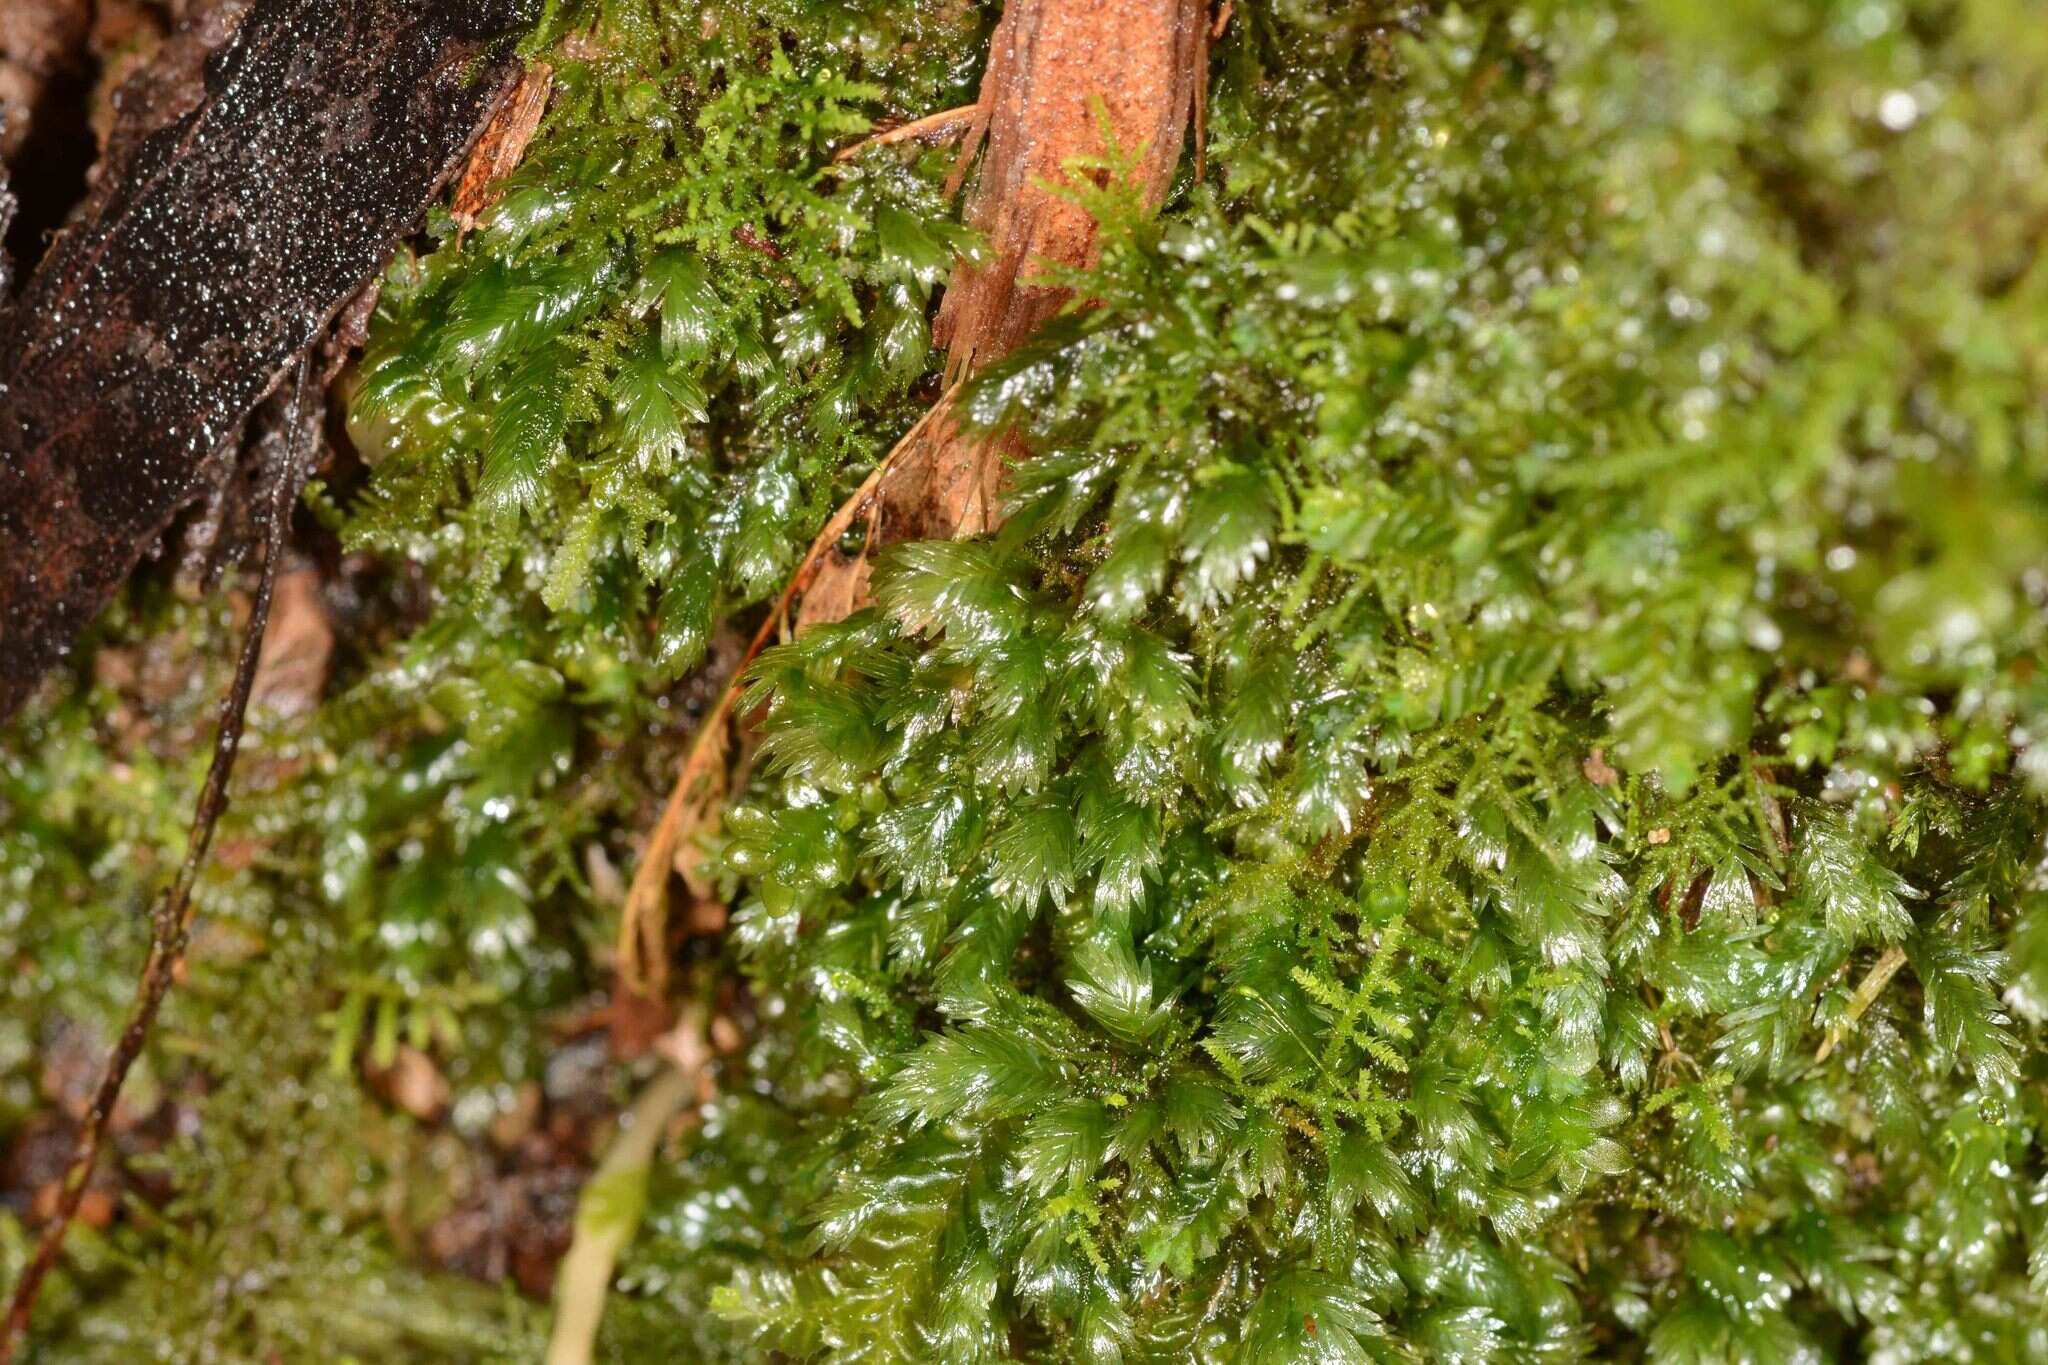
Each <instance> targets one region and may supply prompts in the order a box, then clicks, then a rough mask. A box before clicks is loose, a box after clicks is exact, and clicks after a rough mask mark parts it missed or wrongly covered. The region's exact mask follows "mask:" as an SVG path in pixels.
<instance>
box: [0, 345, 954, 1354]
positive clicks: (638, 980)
mask: <svg viewBox="0 0 2048 1365" xmlns="http://www.w3.org/2000/svg"><path fill="white" fill-rule="evenodd" d="M957 391H958V386H957V385H956V386H954V388H952V389H949V390H947V391H946V392H945V393H943V394H941V395H939V400H938V402H936V403H934V404H932V405H931V407H929V408H927V409H926V410H925V413H924V415H923V416H922V417H920V418H918V419H917V421H916V422H915V423H913V424H912V425H911V428H910V430H908V431H906V432H904V433H903V438H902V439H901V440H899V441H897V442H896V444H895V445H894V446H892V447H891V448H890V450H889V453H888V454H887V455H884V456H883V457H882V458H881V460H880V462H878V463H877V464H876V465H875V467H874V468H873V469H872V470H870V471H869V472H868V476H867V478H865V479H863V480H862V481H861V485H860V487H858V488H856V489H854V490H853V494H852V496H850V497H848V498H847V499H846V501H845V502H843V503H841V504H840V505H839V510H838V511H836V512H834V513H833V514H832V515H831V517H829V518H828V519H827V520H826V522H825V525H824V527H823V529H821V530H820V531H819V532H818V534H817V537H816V538H815V539H813V540H812V541H811V546H810V549H808V550H806V551H805V552H804V557H803V559H802V561H801V562H800V563H798V565H797V568H796V572H795V573H794V574H792V575H791V576H790V580H789V583H788V585H787V586H786V587H784V588H783V590H782V596H781V598H779V599H778V600H777V602H776V604H775V610H774V611H772V612H770V613H769V614H768V619H767V620H765V621H763V622H762V623H761V627H760V629H759V630H756V631H755V632H754V638H753V639H752V640H750V641H749V642H748V643H747V648H746V652H745V653H743V654H741V655H740V661H739V663H738V664H737V665H735V666H734V668H733V671H732V677H731V679H730V680H729V681H728V682H727V683H726V685H725V689H724V690H723V691H722V692H720V693H719V696H718V702H717V704H716V705H714V706H713V707H712V708H711V710H710V712H709V713H708V714H707V715H706V716H705V717H704V723H703V724H702V725H700V726H698V727H697V737H696V738H695V739H694V740H692V741H691V743H690V752H689V753H688V754H687V755H686V756H685V757H684V759H683V766H682V769H681V770H680V771H679V772H678V773H677V774H676V784H675V787H674V788H673V789H671V790H670V792H669V795H668V804H667V805H665V806H663V807H662V811H661V819H660V820H659V821H658V822H656V824H655V826H654V833H653V834H652V835H651V836H650V837H649V838H648V840H647V848H646V851H645V852H644V853H642V854H641V856H640V865H639V866H638V867H636V868H634V869H633V884H632V886H630V887H629V888H627V891H626V904H625V907H624V909H622V910H621V911H620V914H619V936H618V942H617V955H618V973H619V978H620V980H622V981H623V982H624V983H625V984H626V986H627V987H628V988H629V989H631V990H633V991H636V992H641V993H650V994H652V993H658V992H659V990H660V987H661V984H662V982H663V981H664V980H665V979H666V974H667V945H666V938H667V924H668V878H669V872H670V870H671V869H672V868H673V866H674V863H675V856H676V847H677V845H678V844H679V843H680V842H681V839H682V833H683V829H684V827H685V825H686V824H688V823H690V822H689V820H688V818H687V817H688V814H689V809H690V803H691V801H692V800H693V799H694V798H695V796H696V793H697V792H698V791H699V790H700V789H701V788H702V785H703V783H704V782H705V781H706V780H707V779H708V778H709V776H710V769H711V764H712V763H713V762H715V761H716V760H717V758H718V757H719V756H720V755H722V754H723V753H724V752H725V727H726V724H727V722H728V721H730V720H731V718H732V708H733V705H734V703H735V702H737V701H738V700H739V696H740V691H741V686H742V683H743V682H744V680H745V678H746V676H747V669H748V668H749V667H751V666H752V665H753V662H754V660H755V659H756V658H758V657H759V656H760V653H761V651H762V650H763V649H765V648H767V646H768V641H769V640H771V639H773V638H774V637H775V636H776V635H777V634H778V633H780V632H781V631H782V630H783V629H784V627H785V626H786V624H787V622H788V620H789V609H790V604H791V603H793V602H794V601H795V600H796V599H797V598H798V597H799V596H800V595H801V594H802V593H803V592H804V590H805V589H806V588H808V587H809V586H810V584H811V580H812V579H813V578H814V577H815V576H816V575H817V572H818V564H819V560H820V558H821V557H822V556H823V555H824V553H825V550H826V547H828V546H830V545H831V544H833V542H835V541H837V540H838V539H839V537H841V536H843V535H845V534H846V530H847V528H848V527H850V526H852V525H853V523H854V521H855V520H856V519H858V518H859V516H860V515H861V513H862V512H863V511H865V510H866V509H867V507H868V505H869V504H870V503H872V502H873V501H874V499H875V495H876V494H877V493H878V492H880V491H881V487H882V479H883V477H884V476H885V475H887V474H888V472H889V469H890V468H891V466H893V465H894V464H895V462H896V459H897V457H898V456H899V455H901V454H902V453H903V452H904V451H905V450H907V449H909V448H910V446H911V445H912V444H913V443H914V442H916V440H917V439H918V437H920V436H921V435H922V434H923V433H924V431H925V429H926V428H927V427H929V426H930V425H931V423H932V421H933V420H934V418H936V417H937V416H938V415H939V414H940V413H942V412H944V411H945V410H946V409H947V408H948V407H949V406H950V405H951V402H952V399H953V396H954V394H955V393H956V392H957ZM0 1365H6V1362H5V1361H0Z"/></svg>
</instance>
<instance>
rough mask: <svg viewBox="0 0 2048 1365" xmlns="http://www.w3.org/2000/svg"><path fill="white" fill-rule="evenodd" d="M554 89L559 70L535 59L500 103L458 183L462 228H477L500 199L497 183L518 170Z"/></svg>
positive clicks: (456, 210) (456, 212)
mask: <svg viewBox="0 0 2048 1365" xmlns="http://www.w3.org/2000/svg"><path fill="white" fill-rule="evenodd" d="M554 88H555V69H554V68H553V67H552V66H549V65H548V64H547V63H546V62H535V63H534V64H533V65H532V66H529V67H527V68H526V70H525V71H524V72H523V73H521V75H520V77H519V82H518V84H516V85H514V86H513V87H512V89H511V90H510V91H509V92H507V94H506V95H505V98H504V99H503V100H502V101H500V102H499V104H498V111H497V112H496V113H495V114H492V115H491V121H490V122H489V123H487V124H485V125H484V131H483V133H482V135H481V136H479V137H478V138H477V140H476V147H475V149H474V150H472V151H471V152H470V154H469V161H468V162H467V164H465V165H464V166H463V168H462V178H461V179H459V180H457V181H456V182H455V199H454V202H453V203H452V204H451V205H450V206H449V210H448V216H449V217H451V218H453V219H454V220H455V226H456V228H457V230H458V231H459V232H469V231H471V230H473V229H474V228H475V227H476V225H477V220H478V219H480V218H482V217H483V216H484V214H486V213H488V212H490V209H491V206H492V205H494V204H496V203H497V202H498V193H499V191H498V186H499V185H500V184H501V183H502V182H503V181H504V179H505V177H506V176H508V175H510V174H512V172H514V171H516V170H518V169H519V162H520V159H521V158H523V157H524V156H525V155H526V144H527V143H529V142H531V141H533V135H534V133H535V132H536V131H538V130H539V128H540V120H541V115H543V114H545V113H547V111H548V96H549V95H550V94H552V93H553V92H554Z"/></svg>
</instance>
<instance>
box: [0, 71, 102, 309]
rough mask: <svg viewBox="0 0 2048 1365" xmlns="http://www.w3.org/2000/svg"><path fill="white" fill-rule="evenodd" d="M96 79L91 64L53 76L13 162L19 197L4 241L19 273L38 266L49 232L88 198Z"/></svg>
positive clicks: (12, 175) (93, 153) (12, 179)
mask: <svg viewBox="0 0 2048 1365" xmlns="http://www.w3.org/2000/svg"><path fill="white" fill-rule="evenodd" d="M92 85H93V83H92V72H91V70H90V69H87V70H79V71H65V72H62V73H60V74H58V75H56V76H53V77H52V78H51V79H50V83H49V84H48V85H47V86H45V87H44V89H43V95H42V99H41V100H40V101H38V102H37V104H36V108H35V115H34V117H33V119H31V120H30V123H29V135H28V141H27V142H25V143H23V144H22V148H21V154H20V155H19V156H17V157H16V158H15V159H14V164H13V165H12V166H11V167H9V180H10V184H9V186H8V188H9V189H10V190H12V191H13V194H14V197H15V198H16V199H18V200H20V201H21V208H20V211H19V212H18V213H17V214H16V215H15V218H14V223H13V225H12V226H11V227H9V228H8V230H7V243H6V245H7V254H8V255H9V256H11V257H13V258H14V266H15V275H16V278H17V279H26V278H27V277H28V274H29V272H30V271H32V270H34V269H35V268H36V263H37V262H39V261H40V260H42V258H43V253H44V251H46V250H47V249H48V247H49V244H50V238H51V236H52V235H53V234H54V233H55V232H56V231H57V229H58V228H61V227H63V226H64V221H65V219H67V218H68V217H70V215H71V210H72V209H74V208H75V207H77V205H78V202H79V201H80V200H81V199H83V198H85V189H86V173H87V172H88V171H90V170H91V169H92V164H93V162H94V161H95V160H97V159H98V156H99V146H98V144H97V143H96V142H95V141H94V139H93V135H92V123H91V118H90V115H91V111H92Z"/></svg>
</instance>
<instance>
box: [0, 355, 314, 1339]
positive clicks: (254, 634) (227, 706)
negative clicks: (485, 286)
mask: <svg viewBox="0 0 2048 1365" xmlns="http://www.w3.org/2000/svg"><path fill="white" fill-rule="evenodd" d="M311 365H312V353H311V351H310V350H309V351H306V352H303V353H302V354H301V355H300V358H299V364H298V377H297V379H296V380H295V381H294V385H293V389H292V402H291V414H290V417H289V419H288V421H287V424H286V427H285V432H286V435H285V442H284V454H283V457H282V458H281V459H280V460H279V461H278V464H277V467H276V468H275V469H273V470H272V471H271V479H270V487H269V489H268V490H267V491H268V493H269V498H268V502H269V508H268V512H269V518H270V520H269V524H268V525H267V526H266V527H265V528H264V530H265V534H264V549H263V570H262V573H261V575H260V576H259V578H258V579H257V584H256V601H255V605H254V606H253V607H252V609H251V610H250V613H249V624H248V627H247V628H246V630H245V631H244V633H243V636H242V652H241V656H240V658H239V659H237V660H236V663H235V677H234V681H233V683H232V684H231V685H230V686H229V688H228V693H227V696H226V697H225V698H223V699H222V701H221V707H220V728H219V731H218V733H217V734H216V735H215V738H214V744H213V762H212V764H211V765H210V766H209V767H208V768H207V770H206V783H205V785H204V786H202V787H201V788H200V789H199V801H198V803H197V805H196V806H195V807H194V808H193V812H192V827H191V830H190V832H189V833H188V834H187V835H186V839H185V861H184V862H183V864H181V865H180V866H179V868H178V875H177V876H176V878H174V879H173V880H172V882H171V885H170V887H169V889H168V890H166V891H165V893H164V895H163V897H162V899H160V900H159V901H158V902H157V904H156V909H155V910H154V911H153V912H152V914H151V917H150V938H149V956H148V958H147V959H145V960H144V962H143V967H142V975H141V977H140V978H139V979H138V980H137V982H136V986H135V999H134V1001H133V1003H132V1004H131V1005H130V1006H129V1010H128V1022H127V1024H126V1025H125V1026H124V1027H123V1028H122V1030H121V1037H120V1041H119V1042H117V1043H116V1044H115V1046H114V1051H113V1053H112V1055H111V1056H109V1057H108V1058H107V1064H106V1067H105V1068H104V1069H103V1070H102V1071H101V1072H100V1080H99V1085H98V1087H97V1088H96V1089H95V1090H94V1092H93V1098H92V1106H91V1108H90V1109H88V1110H87V1111H86V1115H85V1126H84V1127H83V1128H82V1129H81V1130H80V1131H79V1134H78V1143H77V1145H76V1146H75V1147H74V1148H73V1149H72V1155H71V1165H70V1167H69V1169H68V1170H67V1171H66V1172H65V1176H64V1184H63V1186H62V1188H61V1190H60V1191H59V1193H58V1197H57V1208H56V1210H55V1212H53V1213H52V1214H51V1215H50V1221H49V1222H47V1223H45V1224H44V1225H43V1230H42V1234H41V1236H40V1237H39V1238H38V1239H37V1242H36V1250H35V1255H34V1256H33V1257H31V1258H30V1260H29V1263H28V1266H27V1268H25V1269H24V1270H23V1271H22V1272H21V1278H20V1279H19V1280H17V1281H16V1282H15V1285H14V1294H13V1296H12V1298H11V1299H10V1300H9V1302H8V1305H7V1320H6V1323H5V1325H4V1326H0V1365H13V1361H14V1359H15V1353H16V1351H17V1350H18V1349H19V1348H20V1346H21V1343H22V1341H23V1340H24V1339H25V1338H26V1336H27V1334H28V1328H29V1319H30V1316H31V1315H32V1314H33V1313H34V1311H35V1305H36V1296H37V1294H38V1293H40V1292H41V1290H42V1287H43V1281H44V1280H45V1279H47V1278H48V1277H49V1274H50V1271H51V1270H52V1269H54V1268H55V1267H56V1264H57V1257H58V1255H59V1253H61V1252H62V1250H63V1247H64V1234H65V1232H66V1231H67V1230H68V1229H69V1228H70V1226H71V1219H72V1217H73V1216H74V1215H75V1214H77V1212H78V1204H79V1200H80V1199H82V1198H83V1197H84V1195H85V1187H86V1182H87V1181H88V1180H89V1179H90V1178H91V1177H92V1171H93V1167H94V1165H95V1164H96V1163H97V1162H98V1160H99V1152H100V1143H101V1141H102V1139H103V1138H104V1136H105V1134H106V1129H107V1123H108V1121H109V1120H110V1119H111V1118H112V1117H113V1113H114V1105H115V1103H116V1102H117V1101H118V1100H119V1099H120V1098H121V1086H122V1084H123V1083H124V1082H125V1081H126V1080H127V1079H128V1072H129V1070H130V1069H131V1068H132V1067H133V1066H134V1065H135V1062H136V1059H137V1058H138V1057H140V1056H141V1055H142V1047H143V1044H144V1043H145V1042H146V1041H148V1038H149V1030H150V1026H151V1025H152V1024H153V1023H155V1022H156V1016H157V1011H158V1009H159V1008H161V1007H162V1005H163V1002H164V996H165V995H166V994H168V993H169V992H170V989H171V980H172V978H173V977H174V976H175V975H176V973H177V970H178V965H179V963H180V962H182V961H183V960H184V957H185V949H186V946H187V945H188V944H189V943H190V942H191V939H192V920H193V917H194V915H195V914H196V913H197V911H196V908H195V907H194V905H193V903H192V887H193V884H194V883H195V882H196V881H197V880H198V878H199V869H200V868H201V867H202V866H203V865H204V864H205V862H206V850H207V848H208V846H209V845H210V844H211V843H212V842H213V831H214V826H215V825H217V824H219V822H220V817H221V814H222V813H223V812H224V811H225V810H226V809H227V804H228V777H229V775H230V774H231V773H232V772H233V771H234V767H235V755H236V753H237V752H238V751H239V750H240V748H241V745H242V720H243V716H244V714H245V713H246V712H247V710H248V707H249V691H250V688H251V687H252V686H253V685H254V683H255V681H256V665H257V661H258V660H259V659H260V658H261V657H262V652H263V630H264V626H265V625H266V624H267V623H268V622H269V619H270V600H271V596H272V593H273V591H274V590H275V588H276V586H277V568H278V564H279V561H281V560H282V559H283V558H284V540H285V534H286V532H287V530H288V529H289V528H290V525H291V508H292V502H293V500H294V499H295V498H297V496H298V490H299V478H298V474H299V471H300V469H301V468H302V466H303V464H304V457H303V456H302V454H301V452H300V450H299V436H300V424H301V420H302V418H301V412H302V410H303V405H304V402H305V393H306V374H307V371H308V369H310V367H311Z"/></svg>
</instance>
